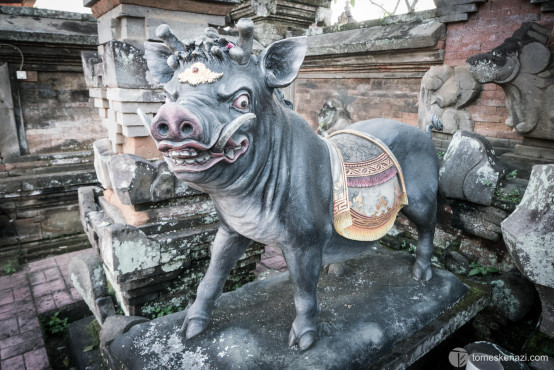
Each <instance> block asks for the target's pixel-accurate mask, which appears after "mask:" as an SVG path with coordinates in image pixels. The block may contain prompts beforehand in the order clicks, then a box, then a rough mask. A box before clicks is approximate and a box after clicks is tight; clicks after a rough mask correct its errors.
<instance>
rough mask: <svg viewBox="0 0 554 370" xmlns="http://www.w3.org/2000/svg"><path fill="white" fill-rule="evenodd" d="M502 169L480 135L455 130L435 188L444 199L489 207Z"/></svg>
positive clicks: (497, 159) (492, 151) (488, 144)
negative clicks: (437, 188) (438, 189)
mask: <svg viewBox="0 0 554 370" xmlns="http://www.w3.org/2000/svg"><path fill="white" fill-rule="evenodd" d="M504 172H505V167H504V166H503V165H502V164H501V163H500V159H499V158H497V157H496V156H495V154H494V150H493V149H492V146H491V145H490V143H489V142H488V140H487V139H485V138H484V137H483V136H481V135H478V134H476V133H473V132H468V131H458V132H456V133H455V134H454V136H453V137H452V141H451V143H450V145H449V146H448V149H447V151H446V154H445V155H444V159H443V162H442V165H441V168H440V171H439V187H440V191H441V192H442V194H443V195H444V196H445V197H447V198H453V199H461V200H467V201H470V202H472V203H477V204H482V205H491V204H492V200H493V196H494V189H496V187H497V185H498V182H499V180H500V178H501V175H502V174H503V173H504Z"/></svg>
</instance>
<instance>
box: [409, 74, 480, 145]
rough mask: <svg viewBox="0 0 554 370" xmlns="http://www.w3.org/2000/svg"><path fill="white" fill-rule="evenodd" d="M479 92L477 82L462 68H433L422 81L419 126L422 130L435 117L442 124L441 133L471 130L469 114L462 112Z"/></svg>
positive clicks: (471, 123) (465, 111) (471, 124)
mask: <svg viewBox="0 0 554 370" xmlns="http://www.w3.org/2000/svg"><path fill="white" fill-rule="evenodd" d="M480 92H481V84H480V83H479V82H477V81H476V80H475V79H474V78H473V76H472V75H471V74H470V73H469V71H468V70H467V68H466V67H463V66H457V67H452V66H447V65H442V66H433V67H431V69H429V71H428V72H427V73H425V75H424V76H423V79H422V80H421V89H420V96H419V108H418V127H419V128H420V129H425V128H426V127H427V125H429V124H430V123H431V117H432V116H433V115H434V114H436V115H438V117H439V119H440V121H441V122H442V123H443V130H442V132H443V133H445V134H454V133H455V132H456V131H458V130H463V131H473V126H474V123H473V120H472V119H471V114H470V113H469V112H468V111H467V110H466V109H465V108H466V107H467V106H468V105H469V104H470V103H471V102H473V101H474V100H475V99H476V98H477V96H478V95H479V93H480Z"/></svg>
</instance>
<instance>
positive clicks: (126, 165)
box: [108, 154, 176, 205]
mask: <svg viewBox="0 0 554 370" xmlns="http://www.w3.org/2000/svg"><path fill="white" fill-rule="evenodd" d="M108 167H109V172H110V179H111V183H112V187H113V189H114V191H115V193H116V194H117V196H118V198H119V200H120V201H121V203H123V204H127V205H130V204H140V203H147V202H151V201H159V200H162V199H169V198H172V197H174V196H175V184H176V180H175V176H174V175H171V176H170V173H169V172H168V170H167V165H166V164H165V162H163V161H159V162H156V163H151V162H149V161H147V160H145V159H143V158H142V157H139V156H136V155H132V154H121V155H117V156H112V157H111V160H110V162H109V166H108ZM172 179H173V180H172ZM172 185H173V186H172ZM158 186H162V188H158ZM162 191H163V192H162Z"/></svg>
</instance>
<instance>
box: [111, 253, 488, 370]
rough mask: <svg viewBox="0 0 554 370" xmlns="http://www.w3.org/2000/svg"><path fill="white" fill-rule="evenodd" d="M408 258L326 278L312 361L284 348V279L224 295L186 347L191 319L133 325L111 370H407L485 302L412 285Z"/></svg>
mask: <svg viewBox="0 0 554 370" xmlns="http://www.w3.org/2000/svg"><path fill="white" fill-rule="evenodd" d="M412 259H413V257H411V256H410V255H409V254H407V253H405V252H392V251H388V250H381V249H380V250H374V251H371V252H366V254H365V255H364V256H363V257H361V258H359V259H355V260H350V261H347V262H346V267H345V274H344V275H342V276H335V275H331V274H329V275H322V276H321V280H320V284H319V286H318V292H319V293H318V295H319V301H320V303H321V306H322V311H321V314H320V318H319V320H318V332H319V340H318V341H317V343H316V344H315V345H314V347H313V348H311V349H310V350H308V351H307V352H304V353H301V352H299V351H298V350H296V349H289V348H286V346H284V345H283V343H285V342H286V336H287V335H288V334H287V333H288V329H289V328H288V325H289V323H290V321H291V320H292V318H293V317H294V315H295V313H294V306H293V303H292V289H291V287H290V281H289V278H288V273H284V274H281V275H278V276H276V277H273V278H268V279H266V280H263V281H257V282H255V283H251V284H247V285H245V286H243V287H242V288H240V289H238V290H236V291H234V292H230V293H225V294H223V296H222V297H221V302H220V306H219V307H220V308H219V309H218V310H217V311H216V313H214V317H213V322H212V323H211V324H210V326H209V327H208V329H207V331H206V332H205V333H203V334H202V335H200V336H198V337H195V338H192V339H188V340H185V339H184V336H183V334H181V333H180V332H179V331H178V330H179V328H180V327H181V323H182V320H183V318H184V316H185V314H186V311H183V312H179V313H176V314H172V315H169V316H164V317H162V318H158V319H155V320H152V321H150V322H148V323H143V324H139V325H135V326H133V327H132V328H131V329H130V330H129V331H128V332H127V333H125V334H123V335H121V336H119V337H117V338H116V339H115V340H114V341H113V342H112V344H111V345H110V346H109V347H108V350H107V352H109V353H110V354H111V357H110V358H111V360H113V361H114V362H113V363H111V364H110V365H111V366H114V367H120V366H122V365H123V366H126V367H128V368H142V369H150V368H160V367H167V368H173V369H187V368H196V369H204V368H206V369H207V368H239V367H240V368H281V369H284V368H291V369H304V368H310V369H324V368H326V369H328V368H341V369H353V368H367V367H368V366H370V365H374V366H376V368H404V367H406V366H408V365H409V364H411V363H413V362H414V361H415V360H416V359H417V358H419V357H421V356H422V355H424V354H425V353H426V352H427V351H429V350H430V349H431V348H433V347H434V346H435V345H436V344H437V343H438V342H440V340H441V339H442V338H445V337H446V336H448V335H449V334H450V333H452V332H453V331H454V330H456V328H458V327H460V326H461V325H463V323H465V322H467V320H469V319H470V318H471V317H473V315H475V314H476V312H477V311H479V310H480V309H482V308H483V305H486V302H487V299H486V298H484V295H483V294H484V292H482V291H481V292H480V293H478V294H476V295H473V298H471V299H469V298H467V299H466V298H464V296H465V295H466V293H467V291H468V287H467V286H465V285H464V284H462V283H461V282H460V281H459V280H458V279H457V278H455V277H454V276H453V275H452V274H450V273H448V272H445V271H442V270H435V273H434V277H433V279H432V280H431V281H429V282H427V283H421V282H416V281H414V280H413V279H412V278H411V276H410V273H409V271H410V266H411V264H412V263H413V260H412ZM469 296H471V295H468V297H469ZM276 297H278V299H276ZM460 299H461V301H458V300H460ZM457 302H460V305H459V306H456V303H457ZM451 307H452V308H451ZM462 307H463V308H462ZM400 341H402V342H401V343H400V344H398V343H399V342H400ZM157 348H164V350H163V351H158V350H156V349H157ZM378 361H379V362H378Z"/></svg>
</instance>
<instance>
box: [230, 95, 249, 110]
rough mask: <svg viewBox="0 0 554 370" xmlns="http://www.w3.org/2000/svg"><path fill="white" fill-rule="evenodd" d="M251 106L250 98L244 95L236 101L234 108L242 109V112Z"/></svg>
mask: <svg viewBox="0 0 554 370" xmlns="http://www.w3.org/2000/svg"><path fill="white" fill-rule="evenodd" d="M249 106H250V97H249V96H248V95H246V94H242V95H241V96H239V97H238V98H236V99H235V102H234V103H233V107H235V108H237V109H240V110H246V109H248V107H249Z"/></svg>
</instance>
